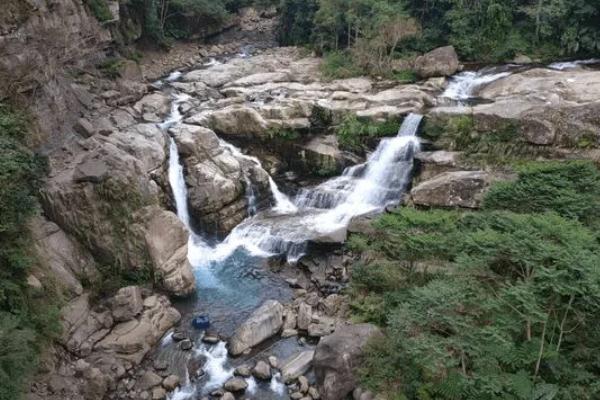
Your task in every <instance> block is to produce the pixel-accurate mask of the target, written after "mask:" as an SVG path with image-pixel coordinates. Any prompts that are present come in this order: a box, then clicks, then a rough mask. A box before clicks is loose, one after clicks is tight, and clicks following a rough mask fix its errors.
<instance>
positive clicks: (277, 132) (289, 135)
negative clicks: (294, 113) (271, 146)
mask: <svg viewBox="0 0 600 400" xmlns="http://www.w3.org/2000/svg"><path fill="white" fill-rule="evenodd" d="M267 136H268V137H269V138H270V139H281V140H285V141H290V142H292V141H294V140H298V139H299V138H300V133H299V132H298V131H295V130H293V129H286V128H283V129H280V128H270V129H269V130H268V131H267Z"/></svg>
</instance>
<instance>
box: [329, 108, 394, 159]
mask: <svg viewBox="0 0 600 400" xmlns="http://www.w3.org/2000/svg"><path fill="white" fill-rule="evenodd" d="M399 126H400V124H399V121H398V120H395V119H389V120H386V121H384V122H373V121H369V120H360V119H359V118H358V117H357V116H356V115H354V114H347V115H346V116H345V117H344V119H343V120H342V123H341V124H340V125H339V126H338V127H336V129H335V134H336V136H337V138H338V141H339V144H340V146H341V147H343V148H345V149H348V150H360V149H361V148H362V147H363V146H364V145H365V142H366V140H368V139H372V138H379V137H384V136H393V135H396V134H397V133H398V127H399Z"/></svg>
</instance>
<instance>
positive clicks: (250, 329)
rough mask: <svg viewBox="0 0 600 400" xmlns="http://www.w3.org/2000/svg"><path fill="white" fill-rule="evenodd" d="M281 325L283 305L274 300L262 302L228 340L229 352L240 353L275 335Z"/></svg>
mask: <svg viewBox="0 0 600 400" xmlns="http://www.w3.org/2000/svg"><path fill="white" fill-rule="evenodd" d="M282 326H283V306H282V305H281V303H279V302H278V301H275V300H268V301H266V302H264V303H263V304H262V305H261V306H260V307H259V308H258V309H256V310H255V311H254V312H253V313H252V314H251V315H250V317H248V319H247V320H246V321H244V322H243V323H242V324H241V325H240V326H239V327H238V328H237V329H236V331H235V333H234V334H233V336H232V337H231V339H230V340H229V352H230V353H231V354H232V355H234V356H237V355H240V354H242V353H243V352H244V351H245V350H248V349H250V348H252V347H253V346H256V345H257V344H259V343H261V342H263V341H265V340H267V339H268V338H270V337H272V336H274V335H276V334H277V333H278V332H279V331H280V330H281V327H282Z"/></svg>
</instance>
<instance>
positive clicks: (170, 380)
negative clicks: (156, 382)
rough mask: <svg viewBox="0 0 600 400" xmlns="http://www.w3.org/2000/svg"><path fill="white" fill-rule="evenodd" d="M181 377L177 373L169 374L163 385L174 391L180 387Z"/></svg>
mask: <svg viewBox="0 0 600 400" xmlns="http://www.w3.org/2000/svg"><path fill="white" fill-rule="evenodd" d="M179 383H180V379H179V377H178V376H177V375H169V376H167V377H166V378H165V379H164V380H163V381H162V386H163V387H164V388H165V389H166V390H167V391H169V392H170V391H173V390H175V389H176V388H177V387H179Z"/></svg>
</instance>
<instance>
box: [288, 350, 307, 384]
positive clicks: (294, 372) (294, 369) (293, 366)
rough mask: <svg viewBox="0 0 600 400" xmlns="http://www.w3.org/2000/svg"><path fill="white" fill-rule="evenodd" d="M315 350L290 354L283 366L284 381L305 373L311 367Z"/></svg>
mask: <svg viewBox="0 0 600 400" xmlns="http://www.w3.org/2000/svg"><path fill="white" fill-rule="evenodd" d="M314 356H315V352H314V351H313V350H306V351H303V352H300V353H297V354H294V355H292V356H290V357H289V358H288V359H287V360H285V361H284V362H283V364H282V366H281V377H282V379H283V381H284V382H291V381H293V380H295V379H298V378H299V377H300V376H301V375H304V374H305V373H306V372H307V371H308V370H309V369H310V367H311V365H312V362H313V358H314Z"/></svg>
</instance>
